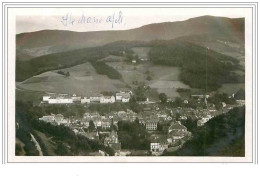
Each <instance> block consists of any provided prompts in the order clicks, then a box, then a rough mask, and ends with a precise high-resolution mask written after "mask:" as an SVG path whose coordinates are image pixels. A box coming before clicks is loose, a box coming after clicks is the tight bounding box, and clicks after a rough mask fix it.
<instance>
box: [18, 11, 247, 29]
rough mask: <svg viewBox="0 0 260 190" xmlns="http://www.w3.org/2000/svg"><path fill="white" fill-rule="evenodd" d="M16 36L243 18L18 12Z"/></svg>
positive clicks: (225, 14) (235, 15)
mask: <svg viewBox="0 0 260 190" xmlns="http://www.w3.org/2000/svg"><path fill="white" fill-rule="evenodd" d="M15 13H16V34H19V33H24V32H33V31H39V30H46V29H47V30H71V31H77V32H86V31H101V30H127V29H132V28H137V27H140V26H143V25H147V24H151V23H159V22H175V21H183V20H187V19H189V18H193V17H198V16H204V15H212V16H222V17H230V18H240V17H245V15H244V14H245V10H243V8H221V9H220V8H60V9H57V8H34V9H27V8H23V9H17V10H16V11H15Z"/></svg>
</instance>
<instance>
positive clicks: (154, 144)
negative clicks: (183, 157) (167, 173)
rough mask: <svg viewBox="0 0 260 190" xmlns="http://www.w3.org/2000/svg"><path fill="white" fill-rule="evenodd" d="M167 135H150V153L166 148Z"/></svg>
mask: <svg viewBox="0 0 260 190" xmlns="http://www.w3.org/2000/svg"><path fill="white" fill-rule="evenodd" d="M168 144H169V143H168V141H167V137H166V136H164V135H154V136H152V137H151V143H150V150H151V152H152V153H159V152H163V151H164V150H165V149H167V148H168Z"/></svg>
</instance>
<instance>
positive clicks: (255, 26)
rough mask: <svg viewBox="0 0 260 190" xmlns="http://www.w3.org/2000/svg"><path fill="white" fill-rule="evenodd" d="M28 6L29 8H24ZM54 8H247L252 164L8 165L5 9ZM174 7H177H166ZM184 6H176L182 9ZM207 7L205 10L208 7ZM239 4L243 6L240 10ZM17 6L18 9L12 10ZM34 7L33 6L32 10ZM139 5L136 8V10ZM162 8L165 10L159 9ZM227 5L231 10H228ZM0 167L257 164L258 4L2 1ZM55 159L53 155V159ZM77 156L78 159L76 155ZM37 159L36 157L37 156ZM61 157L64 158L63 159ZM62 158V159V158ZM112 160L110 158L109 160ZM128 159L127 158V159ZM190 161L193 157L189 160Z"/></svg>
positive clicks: (6, 24) (6, 17)
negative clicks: (250, 23) (249, 15)
mask: <svg viewBox="0 0 260 190" xmlns="http://www.w3.org/2000/svg"><path fill="white" fill-rule="evenodd" d="M24 5H25V6H29V7H24ZM54 5H58V6H61V5H63V6H62V7H60V8H69V7H68V6H71V5H76V6H79V5H81V6H82V7H78V8H84V7H83V5H84V6H90V7H86V8H95V7H91V6H98V7H96V8H106V7H102V6H120V7H114V8H145V7H140V6H151V7H147V8H156V7H154V6H159V5H160V7H159V8H187V6H190V5H192V6H194V5H195V6H203V7H188V8H237V7H232V6H236V5H239V7H238V8H251V9H252V22H253V24H252V90H253V92H252V155H251V156H252V161H251V162H214V161H213V162H196V161H195V162H192V161H189V162H174V161H173V162H157V161H156V162H128V161H126V162H118V161H116V162H111V161H102V162H99V161H97V162H87V161H86V162H70V161H68V162H67V161H65V162H63V161H61V162H48V161H47V162H38V161H37V162H10V161H9V159H8V142H9V140H8V9H9V8H44V7H42V6H50V7H46V8H59V7H51V6H54ZM174 5H177V6H178V7H169V6H174ZM183 5H184V7H179V6H183ZM208 5H209V7H206V6H208ZM241 5H243V6H246V7H241ZM15 6H18V7H15ZM34 6H36V7H34ZM121 6H123V7H121ZM125 6H133V7H125ZM137 6H139V7H137ZM161 6H166V7H161ZM214 6H225V7H214ZM230 6H231V7H230ZM72 8H77V7H72ZM107 8H113V7H107ZM2 26H3V28H2V68H1V69H2V87H3V91H2V164H6V163H255V164H258V129H257V126H258V118H257V114H258V106H257V105H258V75H257V74H258V64H257V63H258V54H257V52H258V41H257V40H258V2H225V3H218V2H212V3H211V2H209V3H206V2H201V3H200V2H193V3H189V2H175V3H154V2H151V3H150V2H149V3H148V2H147V3H143V2H140V3H130V2H125V3H118V2H109V3H101V2H100V3H95V2H93V3H91V2H88V3H82V2H79V3H77V2H76V3H75V2H71V3H70V2H69V3H58V2H52V3H43V2H38V3H31V2H21V3H8V2H3V3H2ZM55 157H56V156H55ZM77 157H78V156H77ZM38 158H39V160H40V157H38ZM63 158H64V157H63ZM65 158H66V157H65ZM110 158H113V157H110ZM127 158H131V157H127ZM190 158H191V159H193V157H190ZM203 158H209V157H203Z"/></svg>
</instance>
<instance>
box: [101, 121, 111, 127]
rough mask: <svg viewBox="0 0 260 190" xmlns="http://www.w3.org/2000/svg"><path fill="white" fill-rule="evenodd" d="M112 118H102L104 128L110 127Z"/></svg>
mask: <svg viewBox="0 0 260 190" xmlns="http://www.w3.org/2000/svg"><path fill="white" fill-rule="evenodd" d="M110 125H111V124H110V120H109V119H103V120H101V127H102V129H108V128H110Z"/></svg>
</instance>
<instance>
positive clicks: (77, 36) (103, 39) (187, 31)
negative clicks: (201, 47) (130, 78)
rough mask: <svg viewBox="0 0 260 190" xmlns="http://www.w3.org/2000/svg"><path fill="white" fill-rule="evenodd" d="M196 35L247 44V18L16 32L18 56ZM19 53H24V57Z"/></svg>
mask: <svg viewBox="0 0 260 190" xmlns="http://www.w3.org/2000/svg"><path fill="white" fill-rule="evenodd" d="M193 35H203V36H205V35H212V36H221V38H222V39H225V40H229V41H232V42H234V43H238V44H242V45H243V44H244V18H239V19H231V18H225V17H213V16H202V17H197V18H191V19H188V20H185V21H180V22H165V23H157V24H150V25H145V26H142V27H140V28H136V29H131V30H124V31H97V32H72V31H58V30H43V31H37V32H31V33H22V34H18V35H17V36H16V45H17V51H19V54H18V53H17V59H22V58H23V59H24V58H25V57H26V56H25V54H27V55H28V56H35V57H36V56H40V55H45V54H50V53H57V52H62V51H68V50H73V49H79V48H83V47H95V46H102V45H105V44H108V43H112V42H115V41H119V40H126V41H152V40H156V39H158V40H170V39H175V38H179V37H186V36H193ZM19 55H22V57H20V56H19Z"/></svg>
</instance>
